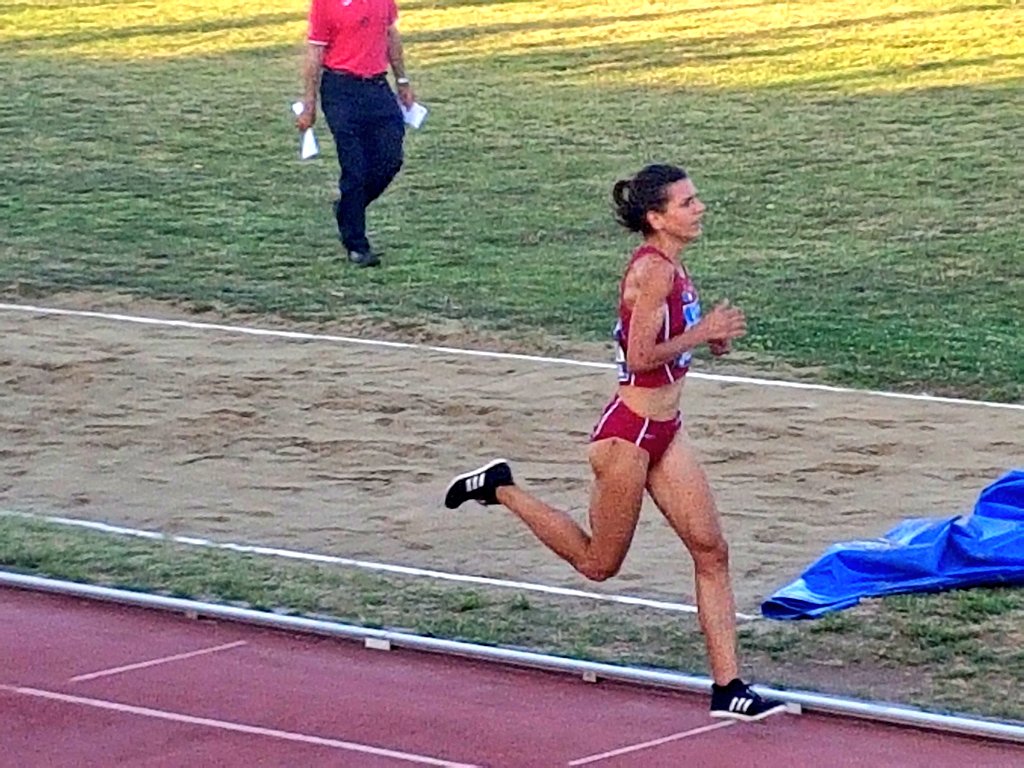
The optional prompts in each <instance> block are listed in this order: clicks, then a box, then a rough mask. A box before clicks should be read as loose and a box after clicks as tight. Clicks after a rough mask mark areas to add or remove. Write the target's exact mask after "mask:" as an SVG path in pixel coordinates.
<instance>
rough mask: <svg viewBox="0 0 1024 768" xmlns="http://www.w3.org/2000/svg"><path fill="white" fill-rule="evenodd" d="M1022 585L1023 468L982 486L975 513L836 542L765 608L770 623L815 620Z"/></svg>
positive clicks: (908, 523) (910, 522) (913, 521)
mask: <svg viewBox="0 0 1024 768" xmlns="http://www.w3.org/2000/svg"><path fill="white" fill-rule="evenodd" d="M1011 584H1021V585H1024V469H1016V470H1013V471H1012V472H1010V473H1008V474H1006V475H1004V476H1003V477H1001V478H1000V479H999V480H997V481H996V482H994V483H992V484H991V485H990V486H988V487H987V488H985V490H983V491H982V492H981V494H980V495H979V496H978V501H977V503H976V504H975V506H974V513H973V514H971V515H966V516H965V515H957V516H955V517H947V518H914V519H911V520H904V521H903V522H902V523H900V524H899V525H897V526H896V527H895V528H893V529H892V530H891V531H889V532H888V533H887V534H886V535H885V536H884V537H883V538H881V539H875V540H873V541H848V542H843V543H840V544H834V545H833V546H831V547H829V549H828V550H826V552H825V554H824V555H822V556H821V558H819V559H818V560H817V562H815V563H813V564H812V565H811V566H810V567H809V568H808V569H807V570H806V571H804V572H803V574H802V575H801V576H800V578H799V579H797V580H796V581H794V582H793V583H792V584H790V585H788V586H786V587H783V588H782V589H780V590H779V591H778V592H776V593H775V594H774V595H772V596H771V597H769V598H768V599H767V600H765V601H764V602H763V603H762V604H761V613H763V614H764V615H765V616H766V617H767V618H769V619H813V618H817V617H819V616H822V615H824V614H826V613H829V612H830V611H841V610H843V609H844V608H850V607H852V606H854V605H856V604H857V603H858V602H860V599H861V598H862V597H879V596H882V595H894V594H898V593H902V592H935V591H938V590H942V589H951V588H964V587H977V586H981V585H1003V586H1005V585H1011Z"/></svg>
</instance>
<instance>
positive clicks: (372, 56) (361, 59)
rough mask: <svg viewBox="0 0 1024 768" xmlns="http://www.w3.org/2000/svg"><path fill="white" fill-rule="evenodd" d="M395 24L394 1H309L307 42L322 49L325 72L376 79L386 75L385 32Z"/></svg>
mask: <svg viewBox="0 0 1024 768" xmlns="http://www.w3.org/2000/svg"><path fill="white" fill-rule="evenodd" d="M397 20H398V7H397V6H396V5H395V0H313V2H312V5H310V8H309V35H308V40H309V42H310V43H312V44H313V45H322V46H324V47H325V50H324V66H325V67H327V68H328V69H341V70H344V71H345V72H351V73H352V74H354V75H359V76H360V77H370V76H372V75H379V74H381V73H383V72H387V71H388V37H387V30H388V27H390V26H391V25H392V24H394V23H395V21H397Z"/></svg>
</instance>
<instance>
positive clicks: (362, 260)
mask: <svg viewBox="0 0 1024 768" xmlns="http://www.w3.org/2000/svg"><path fill="white" fill-rule="evenodd" d="M348 260H349V261H351V262H352V263H353V264H355V265H356V266H357V267H376V266H377V265H378V264H380V256H378V255H377V254H376V253H374V252H373V251H372V250H366V251H349V252H348Z"/></svg>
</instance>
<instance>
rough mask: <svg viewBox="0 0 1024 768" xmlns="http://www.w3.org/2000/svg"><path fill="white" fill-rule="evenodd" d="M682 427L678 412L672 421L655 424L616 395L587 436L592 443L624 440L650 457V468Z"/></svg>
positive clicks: (662, 454)
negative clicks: (631, 408)
mask: <svg viewBox="0 0 1024 768" xmlns="http://www.w3.org/2000/svg"><path fill="white" fill-rule="evenodd" d="M682 424H683V419H682V416H681V415H680V414H678V413H677V414H676V417H675V418H674V419H669V420H668V421H655V420H654V419H645V418H644V417H643V416H638V415H637V414H635V413H633V411H631V410H630V409H629V407H627V405H626V404H625V403H624V402H622V399H621V398H619V396H618V395H616V396H615V397H614V398H612V401H611V402H610V403H608V405H607V407H605V409H604V413H602V414H601V418H600V420H598V422H597V426H595V427H594V431H593V432H591V433H590V442H592V443H596V442H597V441H598V440H607V439H608V438H610V437H619V438H622V439H623V440H628V441H629V442H631V443H633V445H638V446H640V447H641V448H643V449H644V450H645V451H647V454H648V455H649V456H650V457H651V462H650V466H652V467H653V466H654V465H655V464H657V463H658V462H659V461H661V457H662V456H664V455H665V451H667V450H668V447H669V445H671V443H672V439H673V438H674V437H675V436H676V433H677V432H678V431H679V428H680V427H681V426H682Z"/></svg>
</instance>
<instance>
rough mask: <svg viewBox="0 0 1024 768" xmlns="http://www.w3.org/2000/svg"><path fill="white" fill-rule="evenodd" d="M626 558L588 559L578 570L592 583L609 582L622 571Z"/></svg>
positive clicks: (578, 566) (579, 564) (579, 565)
mask: <svg viewBox="0 0 1024 768" xmlns="http://www.w3.org/2000/svg"><path fill="white" fill-rule="evenodd" d="M623 559H624V558H621V557H620V558H616V559H611V558H587V559H585V560H583V561H582V562H580V563H578V564H577V566H576V570H577V571H579V572H580V573H581V574H582V575H583V576H585V577H587V578H588V579H590V580H591V581H607V580H608V579H610V578H611V577H612V576H615V575H616V574H617V573H618V572H619V571H620V570H621V569H622V561H623Z"/></svg>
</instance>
